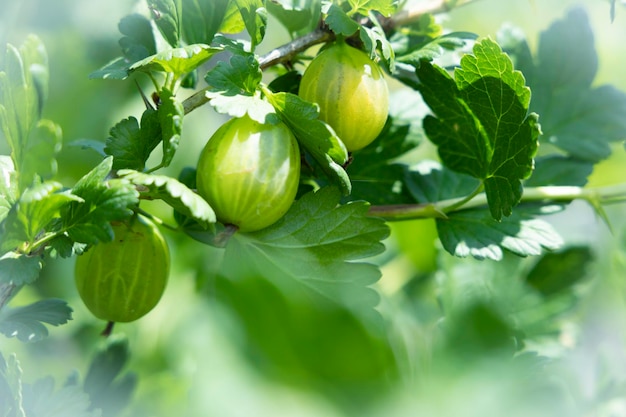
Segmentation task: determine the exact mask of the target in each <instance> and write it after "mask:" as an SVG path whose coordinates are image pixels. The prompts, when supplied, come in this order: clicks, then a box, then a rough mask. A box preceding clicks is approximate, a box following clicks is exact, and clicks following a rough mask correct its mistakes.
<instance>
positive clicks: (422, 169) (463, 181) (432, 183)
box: [405, 160, 480, 203]
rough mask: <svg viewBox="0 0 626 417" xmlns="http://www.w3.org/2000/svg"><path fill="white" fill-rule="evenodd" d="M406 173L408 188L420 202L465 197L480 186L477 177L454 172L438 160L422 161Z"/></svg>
mask: <svg viewBox="0 0 626 417" xmlns="http://www.w3.org/2000/svg"><path fill="white" fill-rule="evenodd" d="M405 175H406V177H405V182H406V186H407V189H408V190H409V192H410V193H411V195H412V196H413V197H414V198H415V200H416V201H417V202H419V203H435V202H437V201H442V200H448V199H452V198H458V197H465V196H468V195H470V194H471V193H472V192H473V191H475V190H476V188H477V187H479V186H480V181H478V180H477V179H476V178H473V177H471V176H469V175H466V174H461V173H458V172H454V171H452V170H450V169H448V168H446V167H445V166H442V165H441V164H440V163H439V162H436V161H429V160H425V161H422V162H420V163H419V164H417V165H415V166H413V167H411V168H410V169H409V170H407V171H406V173H405Z"/></svg>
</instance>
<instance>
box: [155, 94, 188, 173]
mask: <svg viewBox="0 0 626 417" xmlns="http://www.w3.org/2000/svg"><path fill="white" fill-rule="evenodd" d="M159 100H160V104H159V108H158V110H157V113H158V116H159V123H160V124H161V140H162V142H163V158H162V160H161V164H160V166H159V167H166V166H169V164H170V163H171V162H172V159H173V158H174V154H176V150H177V149H178V143H179V142H180V135H181V134H182V131H183V117H184V116H185V110H184V109H183V105H182V104H181V103H180V102H179V101H178V99H177V98H176V96H175V95H174V93H173V92H172V91H170V90H167V89H166V88H163V89H162V90H161V92H160V96H159Z"/></svg>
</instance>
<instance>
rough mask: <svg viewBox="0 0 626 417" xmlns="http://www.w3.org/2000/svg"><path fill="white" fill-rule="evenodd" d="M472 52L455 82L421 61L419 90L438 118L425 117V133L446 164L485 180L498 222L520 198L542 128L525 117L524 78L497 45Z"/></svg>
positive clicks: (477, 47) (484, 43)
mask: <svg viewBox="0 0 626 417" xmlns="http://www.w3.org/2000/svg"><path fill="white" fill-rule="evenodd" d="M474 53H475V56H471V55H466V56H465V57H463V59H462V60H461V68H457V70H456V71H455V79H456V82H455V80H453V79H452V78H451V77H450V76H449V75H448V74H447V73H446V72H445V71H444V70H443V69H441V68H439V67H436V66H433V65H432V64H430V63H428V62H426V61H424V62H422V65H421V66H420V68H419V69H418V70H417V74H418V76H419V78H420V80H421V81H422V84H421V85H420V87H419V90H420V92H421V93H422V96H423V98H424V100H425V101H426V103H427V104H428V105H429V107H430V108H431V109H432V110H433V112H434V113H435V114H436V117H434V116H427V117H426V118H425V119H424V130H425V131H426V134H427V135H428V137H429V139H430V140H431V141H432V142H433V143H435V144H436V145H437V146H438V151H439V155H440V157H441V159H442V161H443V163H444V164H445V165H446V166H448V167H449V168H451V169H453V170H456V171H458V172H462V173H466V174H469V175H472V176H474V177H476V178H478V179H481V180H482V181H483V183H484V186H485V191H486V194H487V199H488V202H489V209H490V211H491V215H492V216H493V218H494V219H496V220H500V219H501V218H502V216H508V215H510V214H511V213H512V208H513V206H515V205H516V204H517V203H518V202H519V201H520V199H521V195H522V183H521V180H522V179H524V178H527V177H528V176H529V175H530V174H531V172H532V168H533V157H534V156H535V153H536V150H537V137H538V135H539V125H538V122H537V116H536V115H534V114H531V115H528V116H527V110H528V104H529V101H530V90H529V89H528V87H525V86H524V77H523V76H522V74H521V73H520V72H518V71H513V66H512V63H511V61H510V59H509V58H508V57H507V56H506V54H504V53H502V51H501V50H500V48H499V46H498V45H497V44H496V43H494V42H493V41H491V40H489V39H486V40H483V41H482V42H479V43H477V44H476V45H475V46H474Z"/></svg>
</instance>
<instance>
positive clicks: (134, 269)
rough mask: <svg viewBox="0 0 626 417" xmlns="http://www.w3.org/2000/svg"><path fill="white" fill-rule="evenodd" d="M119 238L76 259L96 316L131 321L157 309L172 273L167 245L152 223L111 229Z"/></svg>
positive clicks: (81, 288) (83, 292) (82, 291)
mask: <svg viewBox="0 0 626 417" xmlns="http://www.w3.org/2000/svg"><path fill="white" fill-rule="evenodd" d="M112 227H113V232H114V234H115V237H114V238H113V240H112V241H111V242H106V243H100V244H98V245H96V246H94V247H92V248H91V249H89V250H88V251H87V252H85V253H84V254H82V255H80V256H79V257H78V258H77V259H76V269H75V280H76V287H77V288H78V293H79V295H80V297H81V299H82V300H83V302H84V303H85V305H86V306H87V308H88V309H89V311H91V312H92V313H93V315H94V316H96V317H98V318H100V319H103V320H106V321H109V322H122V323H124V322H130V321H134V320H137V319H139V318H140V317H143V316H144V315H146V314H147V313H148V312H149V311H150V310H152V309H153V308H154V307H155V306H156V305H157V303H158V302H159V300H160V299H161V296H162V295H163V292H164V290H165V286H166V284H167V279H168V276H169V268H170V255H169V249H168V246H167V243H166V241H165V239H164V238H163V236H162V235H161V233H160V232H159V229H157V227H156V226H155V225H154V224H153V223H152V222H150V221H149V220H147V219H145V218H142V217H137V218H135V219H133V220H132V222H131V224H125V223H115V224H112Z"/></svg>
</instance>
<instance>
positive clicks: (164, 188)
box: [118, 170, 217, 229]
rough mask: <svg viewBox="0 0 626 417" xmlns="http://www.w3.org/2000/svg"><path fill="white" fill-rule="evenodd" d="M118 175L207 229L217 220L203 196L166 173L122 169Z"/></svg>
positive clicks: (149, 196) (147, 195)
mask: <svg viewBox="0 0 626 417" xmlns="http://www.w3.org/2000/svg"><path fill="white" fill-rule="evenodd" d="M118 175H119V176H120V177H122V178H125V179H127V180H128V181H130V182H131V183H132V184H134V185H135V186H137V187H139V190H140V194H141V195H142V196H144V197H146V198H150V199H160V200H163V201H165V202H166V203H167V204H169V205H170V206H171V207H172V208H173V209H174V210H176V211H178V212H180V213H181V214H183V215H185V216H187V217H191V218H193V219H194V220H195V221H196V222H198V223H199V224H200V225H202V226H203V227H204V228H205V229H206V228H209V227H210V226H211V225H212V224H213V223H215V222H216V221H217V220H216V218H215V212H214V211H213V209H212V208H211V206H209V204H208V203H207V202H206V201H205V200H204V199H203V198H202V197H200V196H199V195H198V194H196V193H195V192H193V191H192V190H191V189H189V188H188V187H187V186H185V185H184V184H183V183H181V182H179V181H178V180H176V179H174V178H171V177H167V176H165V175H154V174H144V173H141V172H137V171H132V170H121V171H119V172H118Z"/></svg>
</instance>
